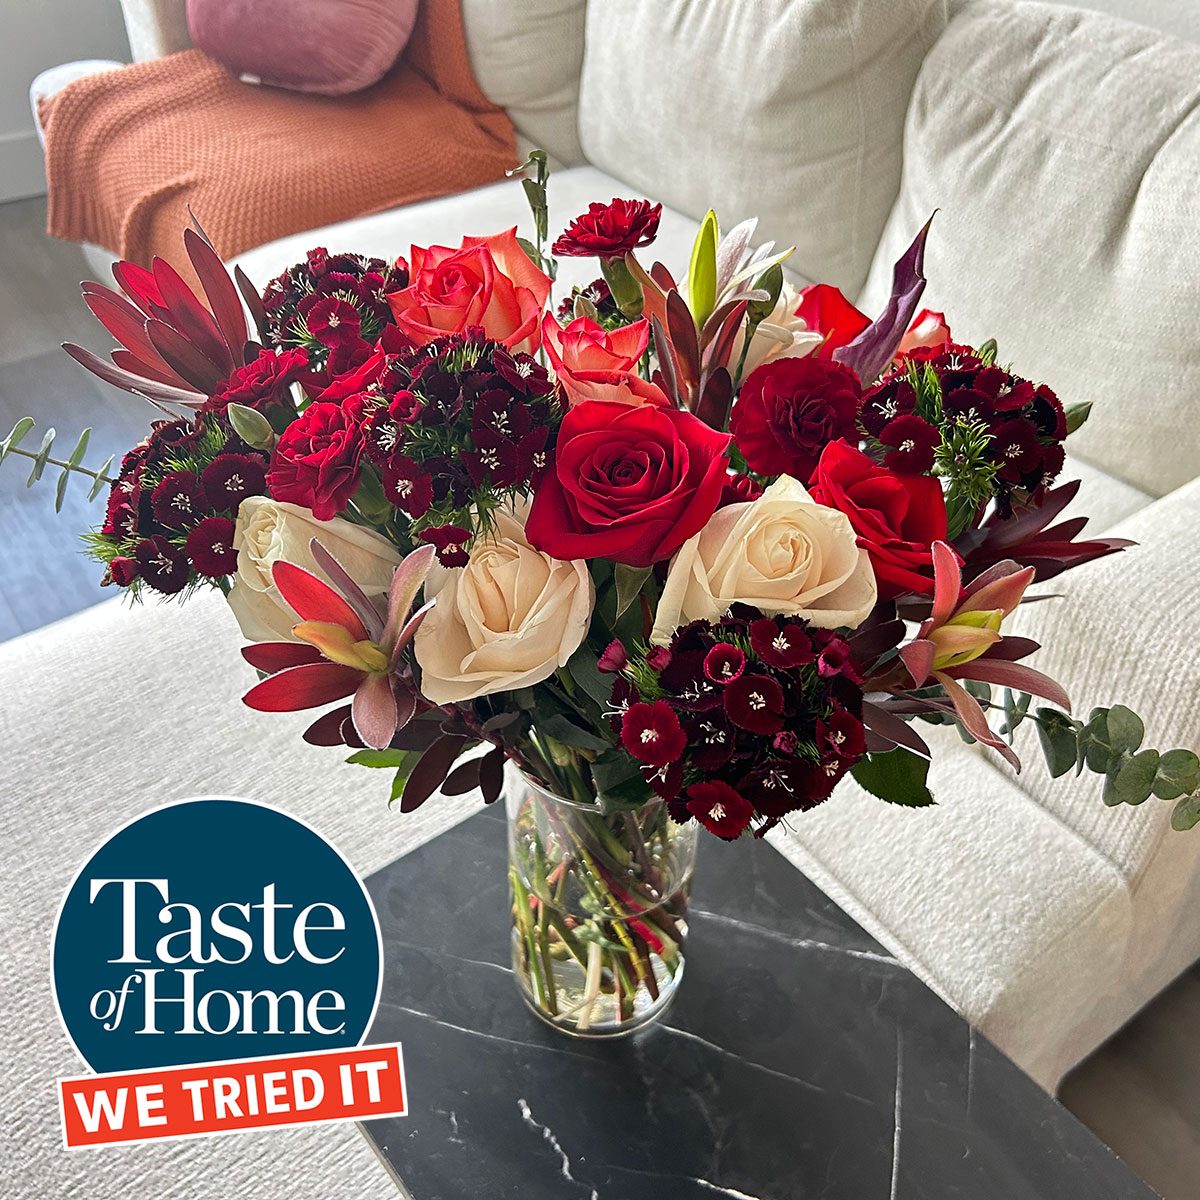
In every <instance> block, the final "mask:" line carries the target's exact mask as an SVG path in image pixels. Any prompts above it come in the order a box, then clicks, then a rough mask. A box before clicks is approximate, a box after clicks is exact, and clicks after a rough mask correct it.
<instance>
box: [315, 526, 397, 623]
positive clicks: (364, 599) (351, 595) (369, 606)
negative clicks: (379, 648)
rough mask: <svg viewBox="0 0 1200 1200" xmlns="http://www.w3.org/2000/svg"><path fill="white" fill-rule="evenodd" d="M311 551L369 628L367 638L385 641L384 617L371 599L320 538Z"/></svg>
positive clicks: (316, 539) (317, 562) (319, 565)
mask: <svg viewBox="0 0 1200 1200" xmlns="http://www.w3.org/2000/svg"><path fill="white" fill-rule="evenodd" d="M308 548H309V551H310V552H311V553H312V556H313V559H314V561H315V562H316V564H317V566H318V567H320V568H321V570H322V571H324V572H325V574H326V575H328V576H329V578H330V579H332V580H333V582H334V583H335V584H337V586H338V587H339V588H340V589H341V592H342V595H343V596H344V597H345V599H346V603H347V604H349V605H350V607H351V608H352V609H354V611H355V612H356V613H357V614H358V616H359V618H360V619H361V621H362V623H363V624H364V625H365V626H366V627H367V636H368V637H369V638H370V639H371V640H372V641H374V642H379V641H382V640H383V615H382V614H381V613H380V611H379V609H378V608H376V607H375V605H374V603H373V602H372V601H371V598H370V597H369V596H368V595H367V593H366V592H364V591H363V590H362V588H360V587H359V586H358V584H357V583H355V582H354V580H353V579H351V577H350V573H349V572H348V571H347V570H346V568H345V567H343V566H342V564H341V563H340V562H338V560H337V559H336V558H334V556H333V555H332V554H330V553H329V551H328V550H326V549H325V547H324V546H322V545H321V542H320V540H319V539H318V538H313V539H312V541H310V542H309V543H308Z"/></svg>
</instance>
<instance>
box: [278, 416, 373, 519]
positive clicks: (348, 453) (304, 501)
mask: <svg viewBox="0 0 1200 1200" xmlns="http://www.w3.org/2000/svg"><path fill="white" fill-rule="evenodd" d="M362 452H363V435H362V429H361V427H360V425H359V423H358V422H357V421H356V420H354V419H353V418H352V417H351V416H350V414H348V413H347V412H346V410H345V409H343V408H342V406H341V405H340V404H328V403H316V404H310V405H309V406H308V408H306V409H305V410H304V412H303V413H301V414H300V416H299V417H298V418H297V419H296V420H295V421H293V422H292V423H291V424H290V425H289V426H288V427H287V428H286V429H285V430H284V431H283V433H281V434H280V435H279V441H278V442H276V443H275V452H274V454H273V455H272V457H271V469H270V471H268V473H267V486H268V487H269V488H270V490H271V495H272V496H273V497H274V498H275V499H276V500H283V501H286V502H288V503H290V504H299V505H301V506H302V507H304V508H308V509H311V510H312V513H313V516H315V517H316V518H317V520H318V521H331V520H333V518H334V517H336V516H337V514H338V513H339V512H341V510H342V509H343V508H345V507H346V504H347V503H348V502H349V500H350V497H351V496H352V495H353V494H354V491H355V489H356V488H357V487H358V478H359V460H360V459H361V458H362Z"/></svg>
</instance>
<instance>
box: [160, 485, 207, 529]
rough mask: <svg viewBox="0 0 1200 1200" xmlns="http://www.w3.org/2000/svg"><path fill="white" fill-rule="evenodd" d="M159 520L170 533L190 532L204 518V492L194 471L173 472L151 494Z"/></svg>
mask: <svg viewBox="0 0 1200 1200" xmlns="http://www.w3.org/2000/svg"><path fill="white" fill-rule="evenodd" d="M150 505H151V507H152V508H153V510H154V517H155V520H157V521H158V522H159V524H160V525H165V526H167V528H168V529H190V528H191V527H192V526H193V525H195V523H196V522H197V521H198V520H200V518H201V517H202V516H203V515H204V508H205V499H204V490H203V489H202V488H201V486H200V481H199V480H198V479H197V478H196V476H195V474H194V473H193V472H191V471H172V472H171V473H170V474H169V475H164V476H163V480H162V482H161V483H160V484H159V485H158V486H157V487H156V488H155V489H154V491H153V492H151V494H150Z"/></svg>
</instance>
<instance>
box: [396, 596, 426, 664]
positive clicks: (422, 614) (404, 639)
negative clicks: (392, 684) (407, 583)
mask: <svg viewBox="0 0 1200 1200" xmlns="http://www.w3.org/2000/svg"><path fill="white" fill-rule="evenodd" d="M435 604H437V601H436V600H430V601H428V602H427V603H426V604H423V605H421V607H420V608H418V609H417V611H416V612H415V613H413V615H412V616H411V617H409V618H408V620H407V621H405V622H404V627H403V628H402V629H401V630H400V632H399V633H398V634H397V635H396V644H395V645H394V646H393V647H392V670H393V671H394V670H396V668H397V667H398V666H399V665H400V655H401V654H402V653H403V651H404V647H405V646H407V645H408V643H409V642H411V641H412V640H413V638H414V637H416V636H417V630H418V629H420V628H421V622H422V621H424V620H425V618H426V617H427V616H429V614H430V613H431V612H432V611H433V608H434V605H435Z"/></svg>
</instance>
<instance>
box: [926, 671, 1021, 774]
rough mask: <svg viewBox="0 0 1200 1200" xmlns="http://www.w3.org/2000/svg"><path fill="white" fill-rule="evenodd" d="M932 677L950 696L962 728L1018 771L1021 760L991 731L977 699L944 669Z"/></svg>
mask: <svg viewBox="0 0 1200 1200" xmlns="http://www.w3.org/2000/svg"><path fill="white" fill-rule="evenodd" d="M934 678H935V679H936V680H937V681H938V682H939V683H940V684H941V685H942V687H944V688H945V689H946V695H947V696H949V697H950V702H951V704H953V705H954V711H955V712H956V713H958V718H959V720H960V721H961V722H962V725H963V728H964V729H965V730H966V731H967V732H968V733H969V734H970V735H971V736H972V737H973V738H974V739H975V740H976V741H977V742H981V743H982V744H983V745H985V746H990V747H991V748H992V749H993V750H995V751H996V752H997V753H999V754H1000V755H1001V757H1003V758H1004V760H1005V761H1006V762H1008V763H1009V764H1010V765H1011V766H1012V768H1013V770H1015V771H1020V769H1021V760H1020V759H1019V758H1018V757H1017V756H1016V754H1014V753H1013V750H1012V748H1011V747H1010V746H1009V745H1008V744H1007V743H1006V742H1005V741H1004V739H1003V738H1001V737H1000V735H999V734H998V733H993V732H992V730H991V727H990V726H989V725H988V723H987V718H986V717H985V716H984V715H983V709H982V708H980V707H979V701H978V700H976V699H975V697H974V696H972V695H971V693H970V692H968V691H967V689H966V688H964V687H963V686H962V685H961V684H960V683H957V682H956V681H955V680H953V679H951V678H950V676H949V675H947V674H946V673H945V672H944V671H938V672H936V673H935V674H934Z"/></svg>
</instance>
